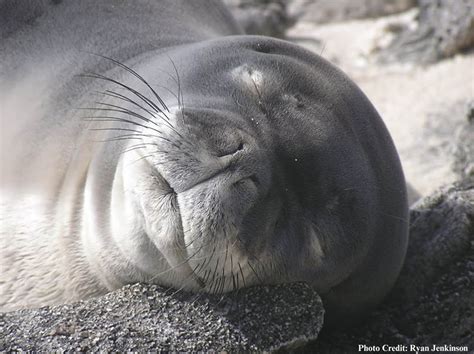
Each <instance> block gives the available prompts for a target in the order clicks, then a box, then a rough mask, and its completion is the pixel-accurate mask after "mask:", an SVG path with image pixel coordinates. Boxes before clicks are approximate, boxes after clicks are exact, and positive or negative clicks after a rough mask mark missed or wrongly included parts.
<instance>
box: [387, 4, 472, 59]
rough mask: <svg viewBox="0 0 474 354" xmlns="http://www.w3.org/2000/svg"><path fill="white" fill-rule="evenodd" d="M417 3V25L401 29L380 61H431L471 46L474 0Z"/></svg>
mask: <svg viewBox="0 0 474 354" xmlns="http://www.w3.org/2000/svg"><path fill="white" fill-rule="evenodd" d="M419 7H420V13H419V16H418V26H417V28H416V29H414V30H412V29H406V30H405V31H402V32H401V33H400V34H399V35H398V36H397V37H396V38H395V40H394V41H393V42H392V43H391V44H390V45H389V46H388V47H387V48H385V49H384V50H382V51H381V52H380V54H379V60H380V61H381V62H396V61H410V62H417V63H432V62H435V61H437V60H439V59H442V58H447V57H450V56H453V55H454V54H456V53H459V52H460V51H463V50H467V49H472V48H473V47H474V1H472V0H456V1H452V0H436V1H434V0H419Z"/></svg>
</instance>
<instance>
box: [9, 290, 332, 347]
mask: <svg viewBox="0 0 474 354" xmlns="http://www.w3.org/2000/svg"><path fill="white" fill-rule="evenodd" d="M323 312H324V311H323V308H322V304H321V300H320V298H319V296H318V295H317V294H316V293H315V292H314V290H312V289H311V288H310V287H309V286H307V285H305V284H302V283H295V284H286V285H280V286H271V287H270V286H268V287H263V286H262V287H254V288H248V289H244V290H240V291H238V292H236V293H233V294H228V295H226V296H217V295H207V294H189V293H185V292H182V291H180V292H177V291H176V290H171V291H170V290H166V289H163V288H160V287H157V286H154V285H141V284H136V285H132V286H126V287H124V288H122V289H120V290H118V291H115V292H113V293H110V294H108V295H105V296H103V297H99V298H95V299H91V300H88V301H81V302H78V303H75V304H71V305H63V306H56V307H44V308H40V309H37V310H20V311H15V312H10V313H3V314H0V333H1V335H0V352H2V351H6V352H11V351H19V350H22V351H34V352H50V351H58V350H61V351H93V352H97V351H140V352H143V351H150V350H153V351H156V350H165V351H180V352H183V351H184V352H189V351H192V352H195V351H209V350H212V351H231V352H235V351H272V350H277V349H280V348H294V347H297V346H299V345H302V344H304V343H306V342H307V341H308V340H310V339H315V338H317V336H318V332H319V330H320V329H321V326H322V322H323Z"/></svg>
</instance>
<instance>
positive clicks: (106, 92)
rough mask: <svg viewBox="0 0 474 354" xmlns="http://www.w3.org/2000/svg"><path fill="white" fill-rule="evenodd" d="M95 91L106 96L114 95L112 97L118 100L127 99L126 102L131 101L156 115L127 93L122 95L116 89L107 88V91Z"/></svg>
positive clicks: (150, 113) (152, 115) (151, 114)
mask: <svg viewBox="0 0 474 354" xmlns="http://www.w3.org/2000/svg"><path fill="white" fill-rule="evenodd" d="M95 93H97V94H101V95H104V96H108V97H112V98H115V99H118V100H122V101H125V102H128V103H131V104H133V105H135V106H137V107H138V108H140V109H142V110H143V111H145V112H146V113H148V114H149V115H150V116H151V117H154V114H153V113H152V112H150V110H148V109H146V108H145V107H143V106H142V105H141V104H139V103H137V102H135V101H134V100H132V99H131V98H129V97H127V96H125V95H122V94H120V93H118V92H115V91H112V90H105V91H95Z"/></svg>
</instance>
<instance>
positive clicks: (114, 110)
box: [78, 102, 174, 130]
mask: <svg viewBox="0 0 474 354" xmlns="http://www.w3.org/2000/svg"><path fill="white" fill-rule="evenodd" d="M96 103H97V104H102V105H109V104H107V103H102V102H96ZM109 106H114V105H109ZM115 107H119V106H115ZM119 108H120V109H116V108H97V107H94V108H88V107H85V108H78V110H92V111H102V112H115V113H122V114H125V115H128V116H132V117H135V118H138V119H140V120H143V121H145V122H147V123H152V124H154V125H155V126H156V127H157V128H161V127H160V126H159V125H158V124H157V123H156V122H154V121H152V120H151V119H149V118H145V117H144V116H142V115H141V114H138V113H136V112H133V111H130V110H128V109H126V108H123V107H119ZM173 130H174V128H173Z"/></svg>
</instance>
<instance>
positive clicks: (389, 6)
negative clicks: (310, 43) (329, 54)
mask: <svg viewBox="0 0 474 354" xmlns="http://www.w3.org/2000/svg"><path fill="white" fill-rule="evenodd" d="M415 4H416V0H385V1H380V0H332V1H327V0H292V1H290V2H289V5H288V8H289V13H290V16H293V17H299V18H300V19H301V20H303V21H308V22H314V23H319V24H321V23H328V22H340V21H344V20H351V19H361V18H368V17H379V16H385V15H390V14H394V13H398V12H402V11H405V10H408V9H409V8H411V7H413V6H415Z"/></svg>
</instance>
